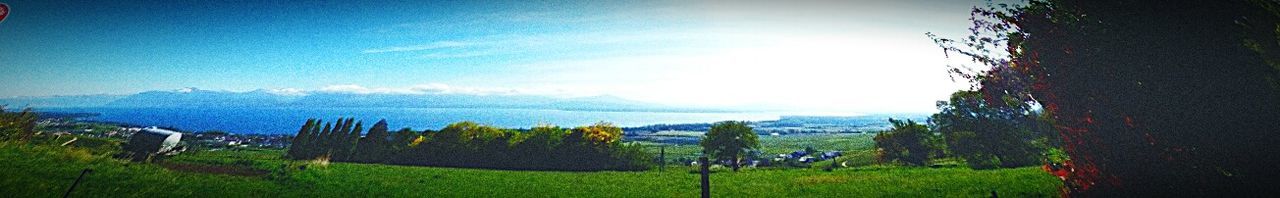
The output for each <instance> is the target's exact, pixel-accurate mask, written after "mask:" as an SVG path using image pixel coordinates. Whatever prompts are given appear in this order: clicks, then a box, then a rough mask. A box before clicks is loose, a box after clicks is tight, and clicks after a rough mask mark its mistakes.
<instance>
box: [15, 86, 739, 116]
mask: <svg viewBox="0 0 1280 198" xmlns="http://www.w3.org/2000/svg"><path fill="white" fill-rule="evenodd" d="M0 104H8V105H10V106H20V107H22V106H25V107H37V108H60V107H119V108H178V107H192V108H258V107H298V108H332V107H382V108H514V109H549V110H572V111H648V112H729V111H730V110H725V109H709V108H692V107H678V106H672V105H663V104H656V103H647V102H641V101H634V100H629V99H625V98H621V97H617V96H612V95H597V96H587V97H554V96H544V95H532V94H524V95H520V94H471V93H417V94H415V93H350V92H334V91H300V90H269V89H256V90H252V91H245V92H235V91H223V90H205V89H198V88H194V87H187V88H183V89H177V90H158V91H145V92H140V93H136V94H129V95H74V96H45V97H11V98H0Z"/></svg>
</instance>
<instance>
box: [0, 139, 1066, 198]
mask: <svg viewBox="0 0 1280 198" xmlns="http://www.w3.org/2000/svg"><path fill="white" fill-rule="evenodd" d="M761 143H762V147H764V148H763V150H765V152H766V153H781V152H789V151H792V150H796V149H803V148H804V147H807V146H812V147H814V148H815V149H819V150H844V151H847V152H849V153H857V154H850V155H846V156H845V157H842V158H841V159H840V160H842V161H855V162H859V163H854V164H853V165H851V166H850V167H847V168H838V169H835V170H834V171H831V172H827V171H823V170H822V169H821V168H817V167H819V166H817V165H815V166H814V167H813V168H752V169H744V171H742V172H737V173H734V172H729V171H727V170H724V169H715V173H713V174H712V175H711V181H712V182H711V187H712V190H711V192H712V195H713V196H716V197H831V196H855V197H868V196H871V197H882V196H890V197H919V196H931V197H932V196H950V197H976V196H988V195H990V193H991V192H992V191H995V192H997V193H999V194H1000V195H1001V196H1013V197H1045V196H1056V195H1058V189H1059V186H1060V185H1061V182H1059V181H1058V180H1057V179H1056V178H1054V177H1052V176H1050V175H1049V174H1046V173H1044V172H1043V171H1041V170H1039V169H1038V168H1033V167H1027V168H1014V169H996V170H972V169H969V168H965V167H960V166H954V165H946V164H945V163H944V164H941V165H937V166H934V168H928V167H898V166H892V165H876V164H872V163H871V162H874V155H870V154H869V153H870V152H869V149H871V141H870V138H869V137H868V136H865V135H835V136H797V137H790V136H782V137H762V138H761ZM653 148H657V147H653ZM667 151H668V152H670V153H692V152H696V147H693V146H691V145H677V146H668V147H667ZM282 152H283V151H281V150H269V149H240V150H220V151H193V152H188V153H184V154H183V155H180V156H177V157H174V158H171V159H169V160H167V161H165V162H162V163H151V164H140V163H130V162H126V161H121V160H117V159H113V158H110V157H109V155H108V154H105V153H102V152H90V150H88V149H84V148H69V147H55V146H48V145H35V146H33V145H29V144H17V143H4V144H0V159H3V160H0V186H3V188H0V192H2V193H5V194H7V195H11V196H15V197H56V196H60V195H61V194H62V193H63V192H65V190H66V189H67V187H68V186H70V184H71V183H72V181H74V180H75V178H76V176H77V175H78V174H79V173H80V171H81V170H83V169H85V168H91V169H93V170H94V172H92V173H90V174H89V175H88V176H87V177H86V179H85V180H84V181H83V182H82V184H81V185H80V186H79V187H77V189H76V190H75V192H73V193H72V196H73V197H108V196H109V197H118V196H124V197H154V196H162V197H228V196H230V197H247V196H282V197H410V196H411V197H423V196H425V197H466V196H476V195H504V196H516V197H696V196H697V195H698V193H699V191H698V182H697V181H698V180H697V179H698V175H697V174H694V173H693V172H694V168H693V167H690V166H680V165H670V166H668V167H667V168H665V169H661V170H660V169H652V170H649V171H635V172H627V171H599V172H558V171H508V170H484V169H462V168H438V167H415V166H397V165H380V164H354V163H325V162H303V161H290V160H284V159H281V157H280V156H282ZM951 164H954V163H951Z"/></svg>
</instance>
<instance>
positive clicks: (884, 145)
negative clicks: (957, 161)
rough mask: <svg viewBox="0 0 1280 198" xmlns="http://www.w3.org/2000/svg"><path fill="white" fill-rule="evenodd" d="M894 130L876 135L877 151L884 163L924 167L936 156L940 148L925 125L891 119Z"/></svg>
mask: <svg viewBox="0 0 1280 198" xmlns="http://www.w3.org/2000/svg"><path fill="white" fill-rule="evenodd" d="M889 122H890V123H892V124H893V129H890V130H888V131H882V132H880V133H877V134H876V137H875V138H874V139H875V141H876V150H877V152H878V158H879V159H880V161H881V162H882V163H888V162H900V163H903V164H906V165H912V166H924V165H927V164H928V162H929V157H930V156H932V155H935V154H936V152H937V151H938V146H937V145H936V144H935V143H934V142H933V141H935V140H936V138H934V134H933V132H930V131H929V128H928V127H926V126H925V125H922V124H918V123H916V122H915V121H911V120H905V121H904V120H896V119H889Z"/></svg>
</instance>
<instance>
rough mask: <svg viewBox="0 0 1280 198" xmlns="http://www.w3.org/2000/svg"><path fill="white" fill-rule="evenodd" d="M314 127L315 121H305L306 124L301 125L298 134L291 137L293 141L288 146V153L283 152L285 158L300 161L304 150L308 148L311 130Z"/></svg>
mask: <svg viewBox="0 0 1280 198" xmlns="http://www.w3.org/2000/svg"><path fill="white" fill-rule="evenodd" d="M315 127H316V119H307V123H305V124H303V125H302V129H299V130H298V134H297V135H294V136H293V141H292V142H291V143H290V145H289V151H287V152H285V153H286V154H285V155H286V157H288V158H290V159H302V157H303V154H304V153H305V151H304V150H306V149H307V148H308V144H309V141H310V140H311V139H310V138H311V136H312V134H311V131H312V129H311V128H315Z"/></svg>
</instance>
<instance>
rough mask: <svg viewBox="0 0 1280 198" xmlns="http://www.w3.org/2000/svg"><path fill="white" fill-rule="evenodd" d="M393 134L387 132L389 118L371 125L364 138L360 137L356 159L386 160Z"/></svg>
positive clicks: (366, 160) (368, 160) (363, 160)
mask: <svg viewBox="0 0 1280 198" xmlns="http://www.w3.org/2000/svg"><path fill="white" fill-rule="evenodd" d="M390 136H391V134H389V133H387V120H385V119H383V120H378V122H377V123H374V124H373V126H372V127H369V133H368V134H365V136H364V138H360V140H359V143H356V151H355V154H354V155H355V156H354V159H356V160H357V161H360V162H378V161H385V160H387V159H386V155H388V154H389V152H391V150H390V147H391V143H390V140H389V138H390Z"/></svg>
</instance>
